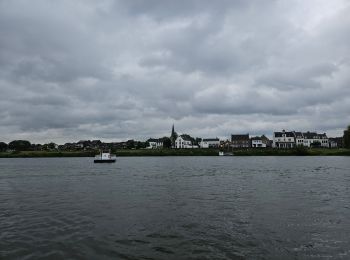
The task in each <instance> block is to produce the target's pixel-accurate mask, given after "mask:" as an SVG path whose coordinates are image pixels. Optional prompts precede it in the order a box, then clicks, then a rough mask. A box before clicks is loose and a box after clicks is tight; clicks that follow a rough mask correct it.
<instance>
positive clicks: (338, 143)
mask: <svg viewBox="0 0 350 260" xmlns="http://www.w3.org/2000/svg"><path fill="white" fill-rule="evenodd" d="M328 143H329V148H343V147H344V139H343V137H333V138H332V137H330V138H329V139H328Z"/></svg>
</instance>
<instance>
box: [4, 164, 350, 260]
mask: <svg viewBox="0 0 350 260" xmlns="http://www.w3.org/2000/svg"><path fill="white" fill-rule="evenodd" d="M349 218H350V158H349V157H133V158H132V157H131V158H118V160H117V163H115V164H93V162H92V158H45V159H42V158H40V159H0V258H1V259H18V258H24V259H67V258H70V259H350V219H349Z"/></svg>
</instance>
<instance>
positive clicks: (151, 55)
mask: <svg viewBox="0 0 350 260" xmlns="http://www.w3.org/2000/svg"><path fill="white" fill-rule="evenodd" d="M332 3H333V5H334V10H337V11H334V10H333V9H332V10H323V9H322V12H326V13H325V14H323V13H312V10H311V14H310V17H308V19H309V20H310V19H311V20H312V18H313V17H312V15H314V16H315V17H316V16H317V17H316V18H317V19H318V20H317V19H316V18H315V21H316V22H315V23H311V24H309V23H310V22H309V20H308V19H306V18H305V17H303V16H301V15H300V10H301V9H303V8H304V5H309V4H310V3H303V2H302V1H295V2H293V1H292V2H287V1H274V0H271V1H257V0H256V1H255V0H254V1H243V0H237V1H226V0H225V1H220V2H217V1H209V0H208V1H199V0H193V1H156V0H151V1H138V0H137V1H100V2H96V1H43V0H42V1H40V0H38V1H35V2H25V1H17V0H14V1H0V35H1V38H0V137H1V138H2V139H4V140H5V141H10V140H12V139H15V138H17V137H26V138H28V139H33V140H38V141H40V140H48V139H50V138H52V139H54V140H55V141H57V142H64V141H73V140H74V139H80V138H105V139H106V140H120V139H127V138H140V139H144V138H148V137H151V136H162V135H165V134H168V132H169V131H170V130H169V128H170V126H171V125H172V123H175V125H176V127H177V128H178V131H179V132H187V133H189V134H193V135H197V136H207V137H210V136H219V137H225V136H228V135H229V134H230V133H231V132H250V133H254V132H256V133H265V134H269V132H272V130H274V129H278V128H290V127H293V128H294V129H298V128H300V129H301V130H304V129H305V130H308V129H309V130H313V128H314V129H315V130H322V129H324V131H326V130H327V131H330V132H332V133H340V129H341V125H342V124H344V126H345V125H346V124H349V121H350V118H349V116H348V113H347V111H349V110H350V102H349V96H350V90H349V83H350V78H349V76H348V75H350V66H349V64H350V51H349V48H348V46H349V42H350V38H349V35H348V33H347V32H348V28H349V26H350V20H349V18H348V15H347V13H348V11H349V4H348V3H347V1H342V0H335V1H334V2H332ZM322 4H323V0H322V1H319V3H318V5H322ZM307 7H309V6H307ZM316 9H317V8H315V10H316ZM316 11H318V9H317V10H316ZM316 11H315V12H316ZM331 11H332V12H333V13H332V12H331ZM328 12H329V13H328ZM322 15H323V16H322ZM319 17H321V19H319ZM312 21H313V20H312ZM310 28H311V29H310ZM0 141H1V140H0Z"/></svg>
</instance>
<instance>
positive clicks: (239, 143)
mask: <svg viewBox="0 0 350 260" xmlns="http://www.w3.org/2000/svg"><path fill="white" fill-rule="evenodd" d="M231 147H232V148H249V147H251V143H250V139H249V134H244V135H231Z"/></svg>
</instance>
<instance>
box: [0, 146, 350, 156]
mask: <svg viewBox="0 0 350 260" xmlns="http://www.w3.org/2000/svg"><path fill="white" fill-rule="evenodd" d="M112 152H113V153H116V154H117V156H119V157H124V156H218V155H219V150H218V149H120V150H119V149H118V150H113V151H112ZM98 153H99V151H97V150H96V151H71V152H68V151H67V152H66V151H62V152H58V151H15V152H0V158H37V157H94V156H95V155H96V154H98ZM229 153H230V154H233V155H234V156H350V149H345V148H341V149H324V148H323V149H322V148H313V149H307V148H303V147H299V148H296V149H272V148H263V149H257V148H254V149H253V148H249V149H235V150H233V151H229Z"/></svg>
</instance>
